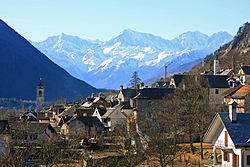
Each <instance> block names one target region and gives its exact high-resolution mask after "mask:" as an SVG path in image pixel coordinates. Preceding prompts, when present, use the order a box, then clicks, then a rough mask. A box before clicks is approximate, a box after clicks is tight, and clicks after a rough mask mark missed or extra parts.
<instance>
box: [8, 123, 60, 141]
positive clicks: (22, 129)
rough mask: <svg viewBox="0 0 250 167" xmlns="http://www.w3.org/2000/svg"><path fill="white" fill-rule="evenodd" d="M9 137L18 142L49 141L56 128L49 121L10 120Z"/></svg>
mask: <svg viewBox="0 0 250 167" xmlns="http://www.w3.org/2000/svg"><path fill="white" fill-rule="evenodd" d="M10 130H11V138H12V140H14V141H16V142H17V143H19V144H30V143H36V144H39V143H42V142H49V141H50V140H51V139H52V138H53V137H54V136H55V135H57V134H56V130H55V129H54V128H53V127H52V126H51V125H50V124H49V123H30V122H12V123H11V124H10Z"/></svg>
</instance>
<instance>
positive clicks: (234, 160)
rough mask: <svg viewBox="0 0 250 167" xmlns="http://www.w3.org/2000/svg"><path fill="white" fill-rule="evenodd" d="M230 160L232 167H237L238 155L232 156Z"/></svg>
mask: <svg viewBox="0 0 250 167" xmlns="http://www.w3.org/2000/svg"><path fill="white" fill-rule="evenodd" d="M232 159H233V167H238V166H239V155H237V154H232Z"/></svg>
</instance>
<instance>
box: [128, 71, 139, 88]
mask: <svg viewBox="0 0 250 167" xmlns="http://www.w3.org/2000/svg"><path fill="white" fill-rule="evenodd" d="M140 82H141V79H140V78H139V76H138V73H137V72H136V71H135V72H134V73H133V76H132V79H131V80H130V81H129V85H128V86H131V87H132V88H136V86H137V85H138V84H140Z"/></svg>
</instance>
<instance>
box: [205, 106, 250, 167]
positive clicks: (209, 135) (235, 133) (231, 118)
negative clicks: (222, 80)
mask: <svg viewBox="0 0 250 167" xmlns="http://www.w3.org/2000/svg"><path fill="white" fill-rule="evenodd" d="M236 106H237V103H236V102H231V103H229V112H218V113H217V114H216V116H215V117H214V119H213V121H212V123H211V124H210V126H209V128H208V130H207V131H206V133H205V135H204V138H203V141H204V142H206V143H212V144H213V151H214V165H215V164H217V155H216V149H220V150H221V152H222V166H232V167H247V166H250V130H249V129H250V113H237V111H236V110H237V107H236Z"/></svg>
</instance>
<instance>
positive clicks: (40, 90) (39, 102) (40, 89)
mask: <svg viewBox="0 0 250 167" xmlns="http://www.w3.org/2000/svg"><path fill="white" fill-rule="evenodd" d="M43 108H44V86H43V84H42V78H40V83H39V85H38V86H37V88H36V112H39V111H41V110H42V109H43Z"/></svg>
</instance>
